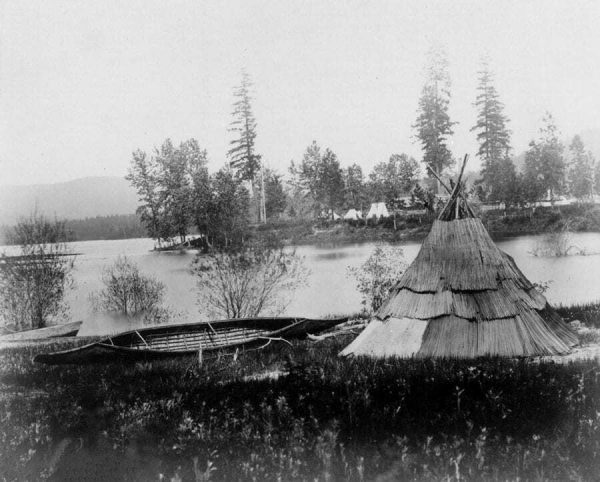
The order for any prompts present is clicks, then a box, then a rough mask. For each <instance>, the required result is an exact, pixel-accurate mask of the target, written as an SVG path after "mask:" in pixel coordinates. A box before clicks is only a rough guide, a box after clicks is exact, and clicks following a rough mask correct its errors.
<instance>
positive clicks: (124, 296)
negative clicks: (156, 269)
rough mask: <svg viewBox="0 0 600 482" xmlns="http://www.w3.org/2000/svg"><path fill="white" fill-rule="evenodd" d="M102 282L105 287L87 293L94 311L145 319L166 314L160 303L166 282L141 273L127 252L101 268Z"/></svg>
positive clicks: (159, 317)
mask: <svg viewBox="0 0 600 482" xmlns="http://www.w3.org/2000/svg"><path fill="white" fill-rule="evenodd" d="M102 283H103V284H104V288H102V289H101V290H100V291H98V292H97V293H94V294H92V295H91V297H90V298H91V302H92V307H93V309H94V311H105V312H112V313H119V314H121V315H125V316H127V317H135V316H143V317H144V319H146V320H148V321H158V320H160V319H162V318H164V317H165V316H167V313H166V310H165V309H164V308H163V306H162V303H163V299H164V293H165V285H164V284H163V283H162V282H161V281H159V280H157V279H155V278H153V277H151V276H146V275H144V274H142V273H141V272H140V270H139V268H138V266H137V265H136V264H135V263H134V262H132V261H130V260H129V259H128V258H127V257H126V256H119V257H118V258H117V260H116V261H115V262H114V264H113V265H112V266H110V267H108V268H105V269H104V272H103V273H102Z"/></svg>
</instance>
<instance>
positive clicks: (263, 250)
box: [193, 241, 308, 318]
mask: <svg viewBox="0 0 600 482" xmlns="http://www.w3.org/2000/svg"><path fill="white" fill-rule="evenodd" d="M193 272H194V274H195V275H196V278H197V286H198V293H199V296H198V303H199V305H200V307H201V311H202V310H206V311H208V313H209V314H211V315H216V316H225V317H227V318H247V317H255V316H258V315H260V314H262V313H269V314H272V315H278V314H280V313H282V312H283V310H284V309H285V307H286V306H287V305H288V304H289V301H290V299H289V295H290V294H291V292H292V290H293V289H295V288H297V287H298V286H299V285H301V284H303V283H304V282H305V281H306V278H307V275H308V270H307V269H306V268H305V267H304V264H303V260H302V258H300V257H298V256H297V255H296V253H295V252H293V251H292V252H290V251H288V250H284V249H283V247H281V246H279V247H278V246H276V245H274V244H272V243H266V244H265V243H261V242H259V241H257V242H254V243H251V244H248V245H246V246H243V247H240V248H237V249H230V250H222V251H212V252H211V253H209V254H208V255H201V256H199V257H197V258H196V260H195V261H194V266H193Z"/></svg>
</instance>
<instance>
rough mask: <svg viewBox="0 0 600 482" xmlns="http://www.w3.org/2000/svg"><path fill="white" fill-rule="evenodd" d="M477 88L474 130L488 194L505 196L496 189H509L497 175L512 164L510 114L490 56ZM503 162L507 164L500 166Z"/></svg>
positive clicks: (480, 74) (483, 63) (483, 67)
mask: <svg viewBox="0 0 600 482" xmlns="http://www.w3.org/2000/svg"><path fill="white" fill-rule="evenodd" d="M477 91H478V95H477V98H476V100H475V104H474V105H475V107H477V109H478V111H479V113H478V116H477V123H476V124H475V126H473V127H472V128H471V131H477V141H478V143H479V150H478V151H477V155H478V156H479V158H480V159H481V176H482V182H483V184H484V185H485V186H486V191H487V192H488V194H489V193H492V197H493V198H497V199H500V198H505V197H506V195H505V193H504V192H503V193H498V192H497V193H494V191H506V188H505V186H504V185H503V182H504V180H503V179H502V178H501V177H499V176H498V173H499V172H500V171H502V170H503V169H506V168H507V167H509V166H508V164H507V159H509V158H508V152H509V151H510V131H509V130H508V128H507V127H506V123H507V122H508V118H507V117H506V116H505V115H504V104H503V103H502V102H500V99H499V96H498V93H497V91H496V88H495V86H494V77H493V73H492V71H491V69H490V67H489V62H488V60H487V59H483V61H482V65H481V70H480V71H479V85H478V87H477ZM501 163H504V164H505V166H504V167H501V166H500V164H501ZM503 200H504V199H503Z"/></svg>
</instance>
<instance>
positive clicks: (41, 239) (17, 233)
mask: <svg viewBox="0 0 600 482" xmlns="http://www.w3.org/2000/svg"><path fill="white" fill-rule="evenodd" d="M65 241H66V230H65V223H64V222H63V221H58V220H54V221H50V220H49V219H47V218H46V217H44V216H43V215H41V214H38V213H37V212H34V213H33V214H31V215H30V216H29V217H28V218H21V219H20V220H19V221H18V222H17V224H16V226H15V227H14V228H13V230H12V232H11V233H10V234H9V242H10V243H11V244H15V245H18V246H19V248H20V254H19V256H13V257H9V256H6V255H5V254H3V255H2V257H0V314H1V315H2V317H3V319H4V323H5V324H7V325H9V326H11V327H12V328H14V329H15V330H27V329H36V328H42V327H44V326H46V325H47V324H48V323H49V322H50V321H59V320H61V319H66V318H68V307H67V305H66V303H65V301H64V295H65V291H66V290H67V289H68V288H70V287H71V286H72V283H73V279H72V276H71V270H72V268H73V264H74V260H75V256H74V255H73V254H72V253H71V250H70V248H69V247H68V246H67V244H66V242H65Z"/></svg>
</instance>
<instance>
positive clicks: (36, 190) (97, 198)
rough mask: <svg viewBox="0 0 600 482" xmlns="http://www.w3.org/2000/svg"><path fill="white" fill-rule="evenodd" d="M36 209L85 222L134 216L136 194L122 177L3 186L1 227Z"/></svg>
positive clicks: (0, 200)
mask: <svg viewBox="0 0 600 482" xmlns="http://www.w3.org/2000/svg"><path fill="white" fill-rule="evenodd" d="M36 207H37V209H38V211H39V212H41V213H43V214H45V215H47V216H55V215H56V216H57V217H58V218H60V219H84V218H89V217H96V216H111V215H115V214H133V213H134V212H135V210H136V207H137V195H136V192H135V190H134V189H133V188H132V187H131V185H130V184H129V182H128V181H126V180H125V179H123V178H120V177H84V178H81V179H75V180H73V181H68V182H61V183H57V184H37V185H32V186H3V187H0V224H8V225H12V224H14V222H15V221H16V219H17V218H18V217H19V216H27V215H29V214H30V213H31V212H32V211H33V210H34V209H35V208H36Z"/></svg>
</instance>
